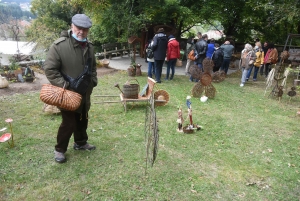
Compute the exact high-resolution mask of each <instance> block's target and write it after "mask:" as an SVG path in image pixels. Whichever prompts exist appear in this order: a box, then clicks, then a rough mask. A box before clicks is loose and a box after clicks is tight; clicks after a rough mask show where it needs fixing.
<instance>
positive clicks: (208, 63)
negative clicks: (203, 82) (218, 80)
mask: <svg viewBox="0 0 300 201" xmlns="http://www.w3.org/2000/svg"><path fill="white" fill-rule="evenodd" d="M202 65H203V71H204V72H206V73H210V72H211V71H212V70H213V67H214V66H215V64H214V62H213V61H212V60H211V59H209V58H205V59H204V60H203V62H202Z"/></svg>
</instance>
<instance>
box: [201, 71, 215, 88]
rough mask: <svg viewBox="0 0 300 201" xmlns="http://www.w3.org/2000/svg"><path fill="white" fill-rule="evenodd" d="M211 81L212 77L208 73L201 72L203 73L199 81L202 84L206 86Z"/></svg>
mask: <svg viewBox="0 0 300 201" xmlns="http://www.w3.org/2000/svg"><path fill="white" fill-rule="evenodd" d="M211 81H212V77H211V75H210V73H203V75H202V76H201V79H200V82H201V84H202V85H203V86H208V85H210V84H211Z"/></svg>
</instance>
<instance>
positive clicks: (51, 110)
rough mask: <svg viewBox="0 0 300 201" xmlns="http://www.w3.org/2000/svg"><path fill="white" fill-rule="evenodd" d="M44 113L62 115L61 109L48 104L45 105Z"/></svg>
mask: <svg viewBox="0 0 300 201" xmlns="http://www.w3.org/2000/svg"><path fill="white" fill-rule="evenodd" d="M43 111H44V112H46V113H50V114H58V113H60V109H58V108H57V107H56V106H54V105H48V104H46V103H44V107H43Z"/></svg>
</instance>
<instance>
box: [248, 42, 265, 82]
mask: <svg viewBox="0 0 300 201" xmlns="http://www.w3.org/2000/svg"><path fill="white" fill-rule="evenodd" d="M255 44H256V45H255V47H254V51H255V54H256V60H255V62H254V65H253V67H254V73H253V81H256V80H257V73H258V70H259V68H263V65H264V52H263V50H262V48H261V43H260V42H256V43H255ZM251 71H252V67H251V68H250V69H249V71H248V74H247V78H246V80H247V81H248V80H249V78H250V75H251Z"/></svg>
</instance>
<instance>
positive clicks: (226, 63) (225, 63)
mask: <svg viewBox="0 0 300 201" xmlns="http://www.w3.org/2000/svg"><path fill="white" fill-rule="evenodd" d="M230 60H231V59H230V58H229V59H228V58H224V60H223V64H222V67H221V70H223V71H225V74H226V75H227V72H228V69H229V64H230Z"/></svg>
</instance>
